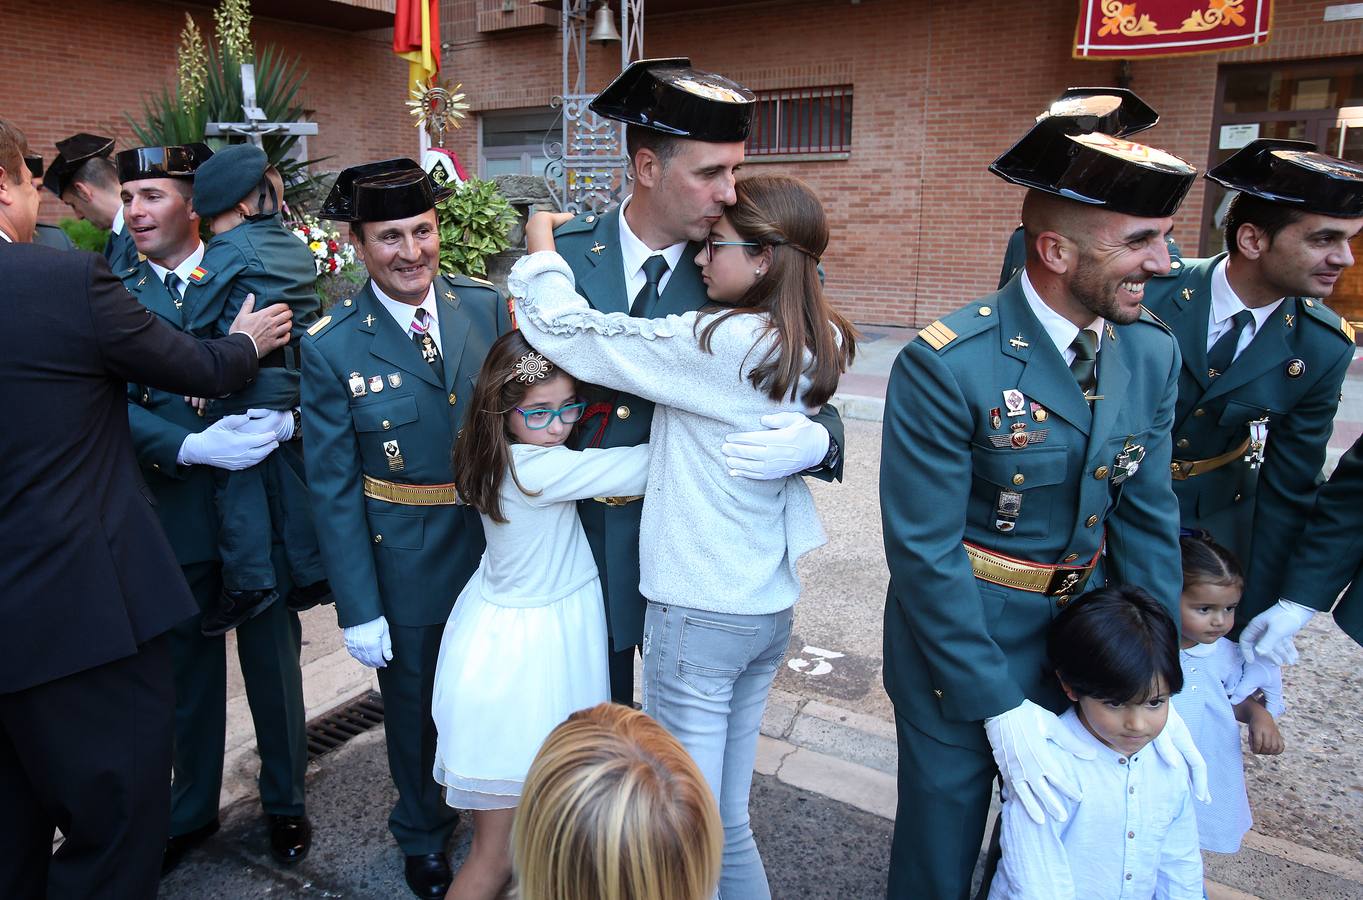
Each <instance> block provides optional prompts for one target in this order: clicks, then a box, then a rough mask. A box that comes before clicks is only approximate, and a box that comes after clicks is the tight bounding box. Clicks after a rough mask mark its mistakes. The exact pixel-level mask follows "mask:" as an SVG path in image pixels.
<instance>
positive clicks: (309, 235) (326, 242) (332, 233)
mask: <svg viewBox="0 0 1363 900" xmlns="http://www.w3.org/2000/svg"><path fill="white" fill-rule="evenodd" d="M289 230H290V231H292V232H293V234H294V237H296V238H298V239H299V240H300V241H302V242H303V243H305V244H307V245H308V250H310V251H311V252H312V261H313V262H314V263H316V265H317V274H318V275H337V274H340V273H341V272H343V271H344V270H346V269H347V268H349V267H351V266H353V265H354V264H355V248H354V247H352V246H350V244H345V243H342V242H341V236H340V234H339V233H338V232H337V231H336V230H335V229H333V228H330V227H328V226H326V225H323V224H322V222H321V220H319V219H318V218H316V217H315V216H309V215H303V216H300V217H299V218H298V219H297V220H296V221H293V222H290V223H289Z"/></svg>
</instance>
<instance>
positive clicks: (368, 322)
mask: <svg viewBox="0 0 1363 900" xmlns="http://www.w3.org/2000/svg"><path fill="white" fill-rule="evenodd" d="M364 324H365V327H367V328H373V327H374V314H373V313H366V314H365V317H364Z"/></svg>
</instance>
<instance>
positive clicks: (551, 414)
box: [516, 402, 587, 431]
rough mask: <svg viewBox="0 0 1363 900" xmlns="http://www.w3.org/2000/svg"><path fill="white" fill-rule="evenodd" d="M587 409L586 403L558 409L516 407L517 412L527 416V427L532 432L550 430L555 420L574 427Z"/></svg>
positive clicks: (572, 404) (567, 405)
mask: <svg viewBox="0 0 1363 900" xmlns="http://www.w3.org/2000/svg"><path fill="white" fill-rule="evenodd" d="M586 408H587V404H586V403H582V402H579V403H568V404H566V405H564V406H560V407H559V408H558V409H521V408H520V407H519V406H518V407H516V412H518V413H520V414H521V415H523V416H525V427H526V428H529V429H530V430H531V431H539V430H540V429H541V428H548V427H549V424H550V423H551V422H553V421H554V420H555V419H562V420H563V424H564V425H572V424H574V423H575V422H577V420H579V419H581V418H582V412H583V410H585V409H586Z"/></svg>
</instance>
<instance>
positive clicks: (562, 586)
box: [431, 444, 648, 809]
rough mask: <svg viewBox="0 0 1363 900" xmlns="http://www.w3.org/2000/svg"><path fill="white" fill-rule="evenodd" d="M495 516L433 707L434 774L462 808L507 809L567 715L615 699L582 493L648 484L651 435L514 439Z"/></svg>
mask: <svg viewBox="0 0 1363 900" xmlns="http://www.w3.org/2000/svg"><path fill="white" fill-rule="evenodd" d="M511 452H512V459H513V461H514V464H515V466H516V473H517V475H518V476H519V477H520V482H521V484H522V485H523V486H524V487H525V488H526V490H528V491H531V492H537V493H535V494H534V495H529V494H525V493H522V492H521V490H520V488H518V487H517V486H516V482H515V481H514V480H513V479H512V478H511V477H510V474H509V473H508V475H507V477H506V479H505V480H504V481H503V483H502V490H501V499H502V512H503V514H504V515H505V516H506V518H507V519H508V520H509V521H508V522H506V523H505V524H501V525H499V524H497V523H495V522H493V521H492V520H491V519H489V518H488V517H487V516H483V529H484V531H485V532H486V534H487V550H486V551H485V552H484V553H483V559H482V562H481V563H480V564H479V566H478V570H477V571H476V572H474V574H473V577H472V578H470V579H469V583H468V584H467V585H466V586H465V587H464V590H463V592H461V593H460V595H459V599H458V601H457V602H456V603H455V604H454V611H453V612H451V613H450V618H449V622H448V623H446V625H445V634H444V636H443V637H442V639H441V642H440V657H439V660H438V661H437V663H436V670H435V691H434V695H433V698H432V702H431V716H432V718H433V719H434V720H435V724H436V728H437V729H438V732H439V737H438V740H437V742H436V750H435V770H434V776H435V780H436V781H438V782H439V783H440V784H442V785H444V787H445V801H446V802H447V803H449V805H450V806H454V807H458V808H460V809H508V808H510V807H514V806H515V805H516V804H517V802H518V801H519V798H520V793H521V786H522V785H523V784H524V782H525V776H526V773H527V772H528V771H529V769H530V763H531V761H532V760H533V759H534V757H535V754H536V753H537V752H538V751H539V748H540V744H542V743H543V742H544V739H545V738H546V737H548V735H549V732H550V731H552V730H553V729H554V727H555V726H557V725H558V724H559V723H560V722H562V721H563V720H564V719H566V718H567V717H568V716H569V714H571V713H573V712H575V711H576V710H579V709H585V708H587V707H590V706H595V705H596V704H598V703H602V702H604V701H606V700H609V699H610V679H609V675H608V673H607V668H606V660H607V654H606V649H607V648H606V617H605V609H604V606H603V603H602V599H601V582H600V580H599V579H598V577H597V571H596V563H595V561H594V560H593V559H592V552H591V548H590V547H589V546H588V544H587V537H586V535H585V534H583V532H582V525H581V523H580V522H579V521H578V516H577V505H576V503H575V501H577V500H579V499H585V498H589V497H602V496H627V495H637V494H642V493H643V492H644V483H645V481H646V479H647V472H648V445H646V444H645V445H642V446H638V447H615V448H611V449H605V450H581V451H578V450H570V449H568V448H567V447H535V446H531V445H528V444H514V445H512V448H511Z"/></svg>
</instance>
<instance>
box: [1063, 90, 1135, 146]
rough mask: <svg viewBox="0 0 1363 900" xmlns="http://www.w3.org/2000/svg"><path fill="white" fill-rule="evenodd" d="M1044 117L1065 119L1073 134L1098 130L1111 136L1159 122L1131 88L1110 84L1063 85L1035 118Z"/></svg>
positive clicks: (1126, 134)
mask: <svg viewBox="0 0 1363 900" xmlns="http://www.w3.org/2000/svg"><path fill="white" fill-rule="evenodd" d="M1047 118H1052V119H1063V120H1065V127H1066V128H1072V129H1073V133H1074V134H1090V133H1092V132H1094V131H1098V132H1101V133H1103V134H1110V135H1112V136H1113V137H1130V136H1131V135H1133V134H1137V133H1139V132H1142V131H1145V130H1146V129H1147V128H1154V127H1155V125H1156V124H1158V123H1159V113H1157V112H1155V111H1154V109H1152V108H1151V107H1150V105H1149V104H1147V103H1146V102H1145V101H1144V100H1142V99H1141V98H1140V97H1137V96H1136V94H1135V92H1134V91H1131V90H1128V89H1127V88H1114V87H1072V88H1067V89H1066V90H1065V92H1064V93H1063V94H1061V95H1060V96H1059V97H1057V98H1056V99H1055V100H1053V101H1052V102H1051V105H1050V107H1048V108H1047V110H1046V111H1045V112H1044V113H1042V114H1041V115H1039V116H1037V121H1038V122H1040V121H1041V120H1042V119H1047ZM1057 124H1059V123H1057Z"/></svg>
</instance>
